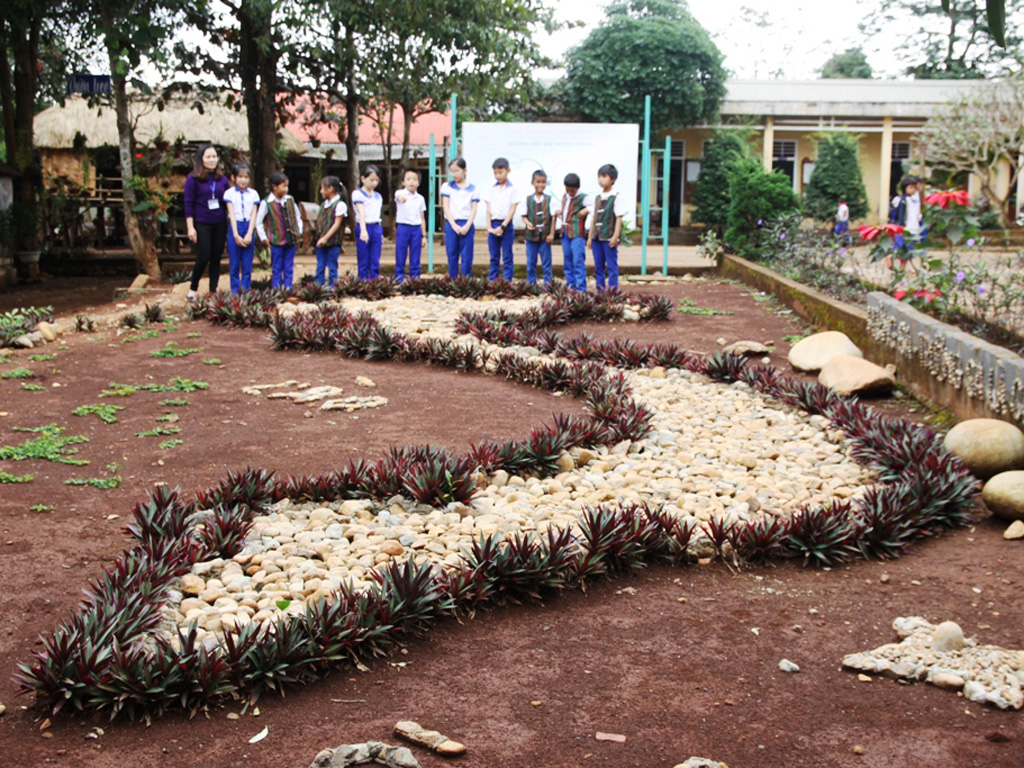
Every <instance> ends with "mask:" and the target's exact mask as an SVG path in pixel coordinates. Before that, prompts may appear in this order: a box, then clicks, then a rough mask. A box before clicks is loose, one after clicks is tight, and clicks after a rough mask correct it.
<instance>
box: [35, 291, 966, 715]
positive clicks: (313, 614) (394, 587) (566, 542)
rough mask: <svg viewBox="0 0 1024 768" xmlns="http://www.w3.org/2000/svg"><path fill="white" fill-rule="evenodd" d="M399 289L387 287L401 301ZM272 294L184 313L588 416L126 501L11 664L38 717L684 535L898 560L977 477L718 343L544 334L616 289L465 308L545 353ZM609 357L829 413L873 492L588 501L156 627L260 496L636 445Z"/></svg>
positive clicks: (399, 631)
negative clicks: (718, 513) (499, 531)
mask: <svg viewBox="0 0 1024 768" xmlns="http://www.w3.org/2000/svg"><path fill="white" fill-rule="evenodd" d="M425 282H426V281H425ZM409 285H410V284H409V283H408V282H407V283H406V284H404V285H403V288H402V291H403V292H406V291H408V292H414V291H413V288H414V287H415V286H413V287H409ZM422 289H423V290H432V291H448V292H450V293H453V294H454V293H455V292H458V293H459V294H460V295H464V296H471V295H474V294H475V295H477V296H482V295H492V296H493V295H498V294H499V293H500V292H502V291H508V292H509V293H513V292H515V291H521V290H522V289H520V288H518V287H515V286H503V285H497V286H494V285H488V284H486V283H484V282H483V281H432V282H431V284H430V285H429V286H428V285H426V284H424V285H423V287H422ZM394 291H395V288H394V286H393V285H392V284H390V283H388V282H386V281H381V282H379V283H370V284H348V285H345V284H343V285H342V286H340V287H339V290H338V291H337V292H336V293H335V296H344V295H346V294H351V293H357V292H358V293H364V294H366V293H371V294H372V295H374V296H383V295H391V294H392V293H394ZM526 292H529V291H526ZM283 298H284V296H283V295H282V294H279V293H271V292H252V293H249V294H244V295H242V296H225V295H215V296H212V297H210V298H209V300H208V301H205V302H201V303H199V304H198V305H197V306H196V307H195V308H194V310H193V314H194V315H195V316H196V317H205V318H206V319H208V320H210V321H212V322H224V323H232V324H237V325H257V326H261V327H267V328H268V329H269V331H270V333H271V338H272V340H273V344H274V346H275V347H276V348H300V349H306V350H318V351H331V350H337V351H340V352H341V353H342V354H345V355H347V356H351V357H360V358H365V359H399V360H405V361H409V362H414V361H420V362H427V363H429V364H435V365H445V366H449V367H452V368H455V369H456V370H464V371H483V370H492V371H493V372H494V373H497V374H499V375H504V376H506V377H507V378H510V379H513V380H516V381H520V382H522V383H527V384H531V385H533V386H538V387H542V388H545V389H549V390H557V391H563V392H566V393H570V394H573V395H575V396H582V397H585V398H586V399H587V402H588V404H589V407H590V410H591V412H592V415H591V416H590V417H589V418H585V419H576V418H563V419H559V420H556V421H555V423H553V424H552V425H550V426H547V427H540V428H537V429H535V430H534V431H533V432H532V434H531V436H530V437H529V438H528V439H527V440H524V441H505V442H486V443H482V444H477V445H475V446H473V447H472V449H471V450H470V451H469V452H467V453H466V454H465V455H452V454H450V453H448V452H445V451H443V450H441V449H437V448H434V447H431V446H421V447H407V448H395V449H392V451H390V452H389V453H388V454H387V455H386V456H385V457H384V458H382V459H380V460H378V461H376V462H367V461H357V462H352V463H350V464H349V465H348V466H347V467H345V468H344V469H340V470H335V471H332V472H328V473H326V474H322V475H316V476H306V477H299V478H287V479H280V478H274V477H272V476H271V475H269V474H268V473H266V472H263V471H260V470H245V471H243V472H236V473H230V474H229V475H228V476H227V477H226V478H225V479H224V480H223V481H222V482H221V483H220V484H219V485H218V486H216V487H213V488H210V489H206V490H204V491H200V492H198V493H196V494H194V495H192V496H191V497H190V498H186V497H185V496H184V494H182V493H181V492H180V491H178V490H173V491H172V490H168V489H157V490H156V491H155V492H153V493H152V494H151V495H150V498H149V499H148V500H147V501H145V502H141V503H139V504H137V505H136V506H135V508H134V510H133V513H132V516H133V521H132V523H131V524H130V526H129V527H128V532H129V534H130V535H131V536H132V537H133V538H134V539H135V540H136V542H137V543H136V545H135V546H134V547H133V548H132V549H130V550H129V551H127V552H126V553H124V555H122V557H121V558H120V559H119V560H118V561H117V562H116V563H115V564H114V565H113V566H112V567H111V568H110V569H109V570H107V571H106V572H105V574H104V576H103V577H101V578H100V579H99V580H98V581H97V582H96V583H94V584H93V585H92V586H91V587H90V588H89V589H88V590H87V592H86V599H85V601H84V602H83V604H82V606H81V607H80V609H79V610H78V611H77V612H76V613H75V614H73V615H72V616H71V617H70V618H68V619H66V620H65V621H64V622H62V623H61V624H60V625H59V626H58V627H57V628H56V630H55V631H54V632H53V634H51V635H49V636H47V637H45V638H44V639H43V650H42V651H41V652H38V653H37V654H36V658H35V661H34V662H32V663H30V664H24V665H20V669H19V672H18V676H17V679H18V682H19V684H20V685H21V687H22V688H23V689H24V690H25V691H29V692H34V693H35V694H36V695H37V697H38V698H39V700H40V701H41V702H42V703H45V704H46V705H47V706H48V707H50V708H51V709H52V710H53V711H55V712H56V711H59V710H60V709H62V708H64V707H69V708H73V709H81V710H99V711H109V712H110V713H111V715H112V716H115V715H117V714H119V713H124V714H127V715H129V716H130V717H145V718H148V717H151V716H153V715H157V714H159V713H161V712H163V711H165V710H167V709H169V708H184V709H186V710H188V711H190V712H196V711H199V710H201V709H204V708H206V707H208V706H209V705H211V704H213V703H216V702H218V701H221V700H223V699H225V698H228V697H232V696H242V697H245V698H246V699H247V700H249V701H255V700H256V699H257V698H258V697H259V696H260V695H261V694H262V693H263V692H265V691H266V690H280V689H282V688H283V687H284V686H287V685H289V684H292V683H297V682H301V683H304V682H309V681H311V680H313V679H315V678H317V677H319V676H321V675H323V674H325V673H326V672H327V671H328V670H329V669H330V668H332V667H334V666H337V665H338V664H341V663H345V662H349V661H355V660H359V659H363V658H368V657H372V656H374V655H379V654H382V653H385V652H386V651H387V649H388V648H389V647H390V646H392V645H393V644H394V643H396V642H398V641H399V640H400V639H402V638H403V637H405V636H407V635H408V634H410V633H414V632H417V631H419V630H422V629H424V628H425V627H426V626H427V625H428V624H429V623H430V622H431V621H432V620H434V619H436V618H438V617H440V616H445V615H452V614H458V613H465V612H471V611H472V610H474V609H475V608H476V607H479V606H484V605H489V604H500V603H502V602H507V601H513V600H524V599H538V598H540V597H541V596H543V595H547V594H551V593H552V592H554V591H556V590H558V589H563V588H568V587H580V586H584V585H585V584H586V583H587V582H588V581H590V580H593V579H594V578H598V577H601V576H604V575H607V574H610V573H615V572H620V571H625V570H630V569H633V568H638V567H642V565H643V564H644V563H645V562H647V561H652V560H663V561H668V562H674V563H679V564H684V563H687V562H690V561H691V560H692V559H693V557H694V554H695V553H696V552H697V550H698V549H699V548H698V547H697V546H696V545H697V540H698V539H700V540H701V542H700V543H701V548H703V549H705V550H708V549H709V550H710V551H711V552H712V553H714V554H717V555H718V556H728V557H734V558H738V559H741V560H744V561H747V562H761V561H765V560H770V559H773V558H780V557H797V558H801V559H802V560H803V561H804V562H806V563H814V564H819V565H829V564H833V563H837V562H841V561H843V560H846V559H848V558H851V557H880V558H884V557H894V556H897V555H899V554H900V553H902V552H903V551H904V549H905V548H906V547H907V546H908V545H909V544H910V543H911V542H912V541H913V540H914V539H916V538H918V537H920V536H925V535H931V534H933V533H936V532H938V531H940V530H942V529H944V528H946V527H950V526H955V525H962V524H965V523H967V522H968V521H969V520H970V507H971V505H972V503H973V498H972V497H973V495H974V493H975V490H976V482H975V480H974V478H973V477H972V476H970V475H969V474H968V473H967V472H966V470H965V469H964V467H963V466H962V464H961V463H960V462H959V461H958V460H957V459H955V458H954V457H952V456H951V455H950V454H948V453H947V452H946V451H945V450H944V449H943V448H942V444H941V440H940V438H939V437H938V436H937V435H936V434H935V433H933V432H931V431H930V430H927V429H925V428H923V427H920V426H918V425H914V424H911V423H909V422H906V421H904V420H901V419H893V418H887V417H882V416H879V415H878V414H877V413H876V412H874V411H873V410H872V409H871V408H869V407H867V406H864V405H863V404H860V403H857V402H856V401H854V400H850V399H846V398H841V397H838V396H836V395H834V394H833V393H831V392H830V391H829V390H826V389H825V388H823V387H821V386H820V385H818V384H815V383H806V382H801V381H798V380H795V379H791V378H789V377H786V376H784V375H782V374H779V373H778V372H777V371H775V370H774V369H772V368H771V367H769V366H761V365H745V364H744V360H743V359H741V358H738V357H735V356H731V355H728V354H723V353H720V354H717V355H712V356H702V355H696V354H693V353H689V352H687V351H686V350H684V349H682V348H680V347H678V346H676V345H667V344H665V345H644V344H636V343H632V342H616V343H614V344H608V343H605V344H598V343H596V342H594V341H593V340H592V339H589V340H588V339H587V338H585V337H583V336H578V337H576V338H574V339H563V338H561V337H560V336H559V335H558V334H555V333H553V332H552V331H551V330H550V327H551V326H552V325H554V324H558V323H564V322H569V321H570V320H572V319H576V318H584V317H588V318H594V317H602V316H603V317H604V318H605V319H619V318H622V317H624V316H625V314H626V312H627V311H634V310H628V309H627V302H626V300H625V297H623V296H622V295H621V294H602V295H599V296H598V297H595V296H588V295H582V296H575V295H570V294H566V293H563V292H561V291H554V292H552V294H551V296H550V298H549V300H548V301H545V302H544V303H543V304H542V305H541V307H539V308H537V310H536V311H535V312H533V313H524V314H525V316H520V317H511V316H507V315H501V314H500V313H478V314H467V315H466V316H464V318H463V319H462V321H461V323H460V328H461V330H463V331H464V332H466V333H472V334H473V335H475V336H477V337H478V338H481V339H485V340H487V341H489V342H491V343H494V344H501V345H504V344H516V345H520V346H522V345H529V346H535V347H536V348H537V349H539V350H542V351H545V350H546V351H547V352H550V353H554V354H555V357H554V358H553V359H551V360H541V359H537V358H528V359H524V358H523V357H522V356H521V355H519V354H517V353H516V352H514V351H505V352H501V353H498V354H494V355H491V354H488V353H487V352H486V351H482V350H480V349H479V348H478V347H474V346H471V345H467V344H462V345H459V344H454V343H451V342H447V341H444V340H437V339H428V340H423V339H411V338H409V337H408V336H405V335H403V334H398V333H396V332H394V331H392V330H390V329H388V328H386V327H384V326H382V325H381V324H380V323H378V322H376V321H375V320H374V319H373V318H372V317H371V316H368V315H366V314H360V315H354V316H353V315H350V314H349V313H346V312H344V311H343V310H341V309H340V308H339V307H336V306H330V305H325V306H323V307H321V308H320V309H318V310H317V311H316V312H309V313H302V314H296V315H294V316H293V317H290V318H287V317H282V316H281V314H280V313H279V312H278V311H277V309H276V307H277V304H278V303H279V302H280V301H281V300H282V299H283ZM304 298H306V299H311V298H312V299H319V298H326V297H325V296H316V297H314V296H306V297H304ZM630 301H631V302H632V303H633V305H634V306H637V307H638V310H636V311H635V313H636V315H637V317H638V318H643V317H645V318H648V319H656V318H658V317H660V316H667V315H664V314H663V309H664V307H663V305H664V302H659V300H657V299H656V298H654V297H642V296H640V297H630ZM667 311H668V313H670V312H671V305H669V306H668V310H667ZM605 365H617V366H620V367H624V368H646V367H652V366H662V367H666V368H682V369H686V370H688V371H692V372H696V373H699V374H702V375H705V376H708V377H709V378H711V379H713V380H715V381H721V382H726V383H731V382H742V384H743V385H746V386H748V387H751V388H752V389H754V390H756V391H758V392H761V393H763V394H766V395H770V396H773V397H776V398H778V399H779V400H781V401H782V402H785V403H789V404H792V405H795V406H798V407H800V408H803V409H804V410H806V411H808V412H809V413H813V414H819V415H822V416H825V417H826V418H827V419H829V420H830V421H831V422H832V423H833V425H835V426H836V427H838V428H839V429H842V430H843V431H844V432H845V433H846V437H847V439H848V440H849V441H850V444H851V451H852V452H853V454H854V456H855V457H856V458H857V459H858V460H860V461H862V462H864V463H865V464H866V465H867V466H869V467H870V468H871V469H872V470H874V471H876V472H877V473H878V478H879V482H880V484H879V485H877V486H874V487H872V488H869V489H868V490H867V492H866V493H865V494H864V495H863V496H862V497H861V498H860V499H858V500H856V501H836V502H832V503H829V504H826V505H823V506H816V507H811V508H806V509H803V510H801V511H800V512H798V513H796V514H794V515H793V516H792V517H790V518H789V519H785V520H784V519H780V518H770V519H769V518H761V519H757V520H751V521H743V522H733V523H726V522H724V521H721V520H710V521H708V522H706V523H705V524H703V525H702V526H701V527H700V528H699V529H698V528H696V527H695V526H693V525H691V524H689V523H687V522H685V521H683V520H681V519H680V518H678V517H676V516H674V515H672V514H670V513H666V512H665V510H664V509H659V508H657V507H655V506H651V505H643V504H623V505H618V506H608V505H602V506H596V507H592V508H590V509H587V510H586V511H585V512H584V513H583V515H582V517H581V519H580V521H579V530H580V533H579V534H576V533H574V532H573V531H571V530H569V529H561V530H558V529H555V528H549V529H548V530H547V531H546V532H545V534H544V535H543V536H532V535H527V534H515V535H512V536H509V537H507V538H503V537H499V536H497V535H491V536H487V537H485V538H482V539H480V540H478V541H477V542H476V543H475V544H474V545H473V547H472V548H471V551H469V552H467V553H466V555H465V562H464V563H463V564H462V565H459V566H455V565H452V566H451V567H449V568H446V569H443V570H442V569H440V568H438V567H435V566H433V565H430V564H426V563H417V562H416V561H415V559H414V558H409V559H408V560H406V561H405V562H404V563H397V562H389V563H387V564H385V565H383V566H381V567H380V568H378V569H377V570H376V571H374V572H373V583H372V584H371V585H370V586H369V587H368V588H367V589H364V590H360V591H357V590H355V589H352V588H351V587H349V586H347V585H343V586H342V588H341V589H339V590H337V591H336V592H335V593H334V594H333V595H332V596H331V597H330V598H328V599H323V600H317V601H315V602H312V603H311V604H309V605H307V606H306V607H305V608H304V610H303V612H302V613H301V615H297V616H283V617H280V618H278V619H276V620H274V621H270V622H262V623H255V622H254V623H250V624H246V625H245V626H242V627H239V628H237V630H236V631H228V632H225V633H224V635H223V643H222V644H211V643H205V642H202V641H200V640H199V638H198V633H197V632H196V629H195V627H192V628H190V629H186V630H182V631H179V632H177V633H176V634H175V636H174V637H172V638H170V639H167V638H162V637H161V636H159V635H156V636H154V635H153V630H154V628H155V627H156V625H157V624H158V622H159V621H160V618H161V609H162V607H163V605H164V604H165V603H166V602H167V601H168V600H169V599H170V597H171V595H170V592H171V591H173V590H174V588H175V587H176V584H177V579H179V578H180V577H181V576H183V575H185V574H186V573H188V572H189V571H190V570H191V569H192V566H193V564H195V563H197V562H204V561H208V560H210V559H212V558H217V557H219V558H230V557H232V556H233V555H234V554H235V553H236V552H237V551H238V548H239V547H240V545H241V543H242V541H243V540H244V538H245V535H246V532H247V531H248V529H249V527H250V526H251V525H252V522H253V517H254V515H255V514H257V512H258V511H260V510H262V509H264V508H265V507H266V505H268V504H271V503H274V502H276V501H278V500H281V499H284V498H288V499H292V500H310V501H327V500H338V499H359V498H377V499H384V498H387V497H389V496H391V495H393V494H396V493H407V494H409V495H410V496H412V497H413V498H415V499H417V500H418V501H419V502H420V503H429V504H432V505H445V504H448V503H451V502H459V501H466V500H468V499H469V497H470V496H471V495H472V492H473V489H474V487H475V483H476V480H477V479H478V477H479V475H478V473H484V474H488V475H493V474H494V473H496V472H498V471H504V472H508V473H510V474H511V473H519V474H523V475H526V474H531V475H536V476H541V477H543V476H547V475H551V474H553V473H554V472H555V471H556V470H557V461H558V459H559V457H561V456H562V455H563V454H564V453H565V452H566V451H567V450H568V449H570V448H573V447H587V446H591V447H592V446H595V445H600V444H605V445H607V444H610V443H615V442H619V441H621V440H627V439H628V440H639V439H642V438H643V437H644V436H646V435H647V434H648V432H649V430H650V420H651V413H650V411H649V409H647V408H645V407H644V406H643V405H642V404H639V403H637V402H635V401H634V400H633V399H632V398H631V397H630V395H631V392H630V388H629V385H628V383H627V381H626V379H625V377H624V376H623V375H622V373H620V372H609V371H607V370H606V369H605V367H604V366H605Z"/></svg>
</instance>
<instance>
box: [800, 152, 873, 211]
mask: <svg viewBox="0 0 1024 768" xmlns="http://www.w3.org/2000/svg"><path fill="white" fill-rule="evenodd" d="M843 202H845V203H846V204H847V206H849V208H850V219H851V220H856V219H863V218H864V217H865V216H867V215H868V195H867V192H866V191H865V189H864V179H863V177H862V176H861V172H860V162H859V161H858V159H857V139H856V137H854V136H851V135H850V134H848V133H830V134H827V135H826V136H824V137H823V138H822V139H821V140H820V141H819V143H818V160H817V162H816V163H815V166H814V172H813V173H812V174H811V180H810V181H809V182H808V183H807V188H806V189H805V190H804V203H803V208H804V213H806V214H807V215H808V216H810V217H811V218H814V219H817V220H818V221H831V220H832V218H833V217H834V216H835V215H836V209H837V208H838V207H839V203H843Z"/></svg>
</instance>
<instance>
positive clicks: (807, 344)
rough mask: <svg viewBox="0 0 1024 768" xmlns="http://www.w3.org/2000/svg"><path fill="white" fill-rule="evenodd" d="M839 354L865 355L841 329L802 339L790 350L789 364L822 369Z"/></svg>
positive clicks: (801, 368) (810, 368)
mask: <svg viewBox="0 0 1024 768" xmlns="http://www.w3.org/2000/svg"><path fill="white" fill-rule="evenodd" d="M838 355H849V356H851V357H864V353H863V352H861V351H860V349H858V348H857V345H856V344H854V343H853V342H852V341H850V337H849V336H847V335H846V334H845V333H840V332H839V331H825V332H823V333H815V334H814V335H812V336H808V337H807V338H806V339H801V340H800V341H798V342H797V343H796V344H794V345H793V347H792V348H791V349H790V350H789V357H788V360H789V364H790V365H792V366H793V367H794V368H796V369H797V370H798V371H820V370H821V369H822V368H824V367H825V365H826V363H828V361H829V360H831V359H832V358H833V357H836V356H838Z"/></svg>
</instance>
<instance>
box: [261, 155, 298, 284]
mask: <svg viewBox="0 0 1024 768" xmlns="http://www.w3.org/2000/svg"><path fill="white" fill-rule="evenodd" d="M269 181H270V189H271V193H270V194H269V195H268V196H267V199H266V200H264V201H263V202H262V203H260V208H259V211H258V212H257V213H256V234H258V235H259V236H260V240H263V241H264V242H265V243H267V244H268V245H269V246H270V285H271V287H273V288H288V289H291V287H292V273H293V270H294V267H295V244H296V243H298V242H299V240H301V239H302V215H301V214H300V213H299V206H298V204H296V202H295V200H293V199H292V196H291V195H289V194H288V177H287V176H285V175H284V174H283V173H280V172H278V173H272V174H270V179H269Z"/></svg>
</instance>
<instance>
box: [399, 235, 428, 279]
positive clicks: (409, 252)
mask: <svg viewBox="0 0 1024 768" xmlns="http://www.w3.org/2000/svg"><path fill="white" fill-rule="evenodd" d="M422 251H423V229H422V228H421V227H420V225H419V224H399V225H398V226H397V227H396V228H395V280H397V281H398V282H402V281H403V280H405V259H406V257H407V256H408V258H409V277H411V278H414V279H415V278H417V277H419V276H420V254H421V253H422Z"/></svg>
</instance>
